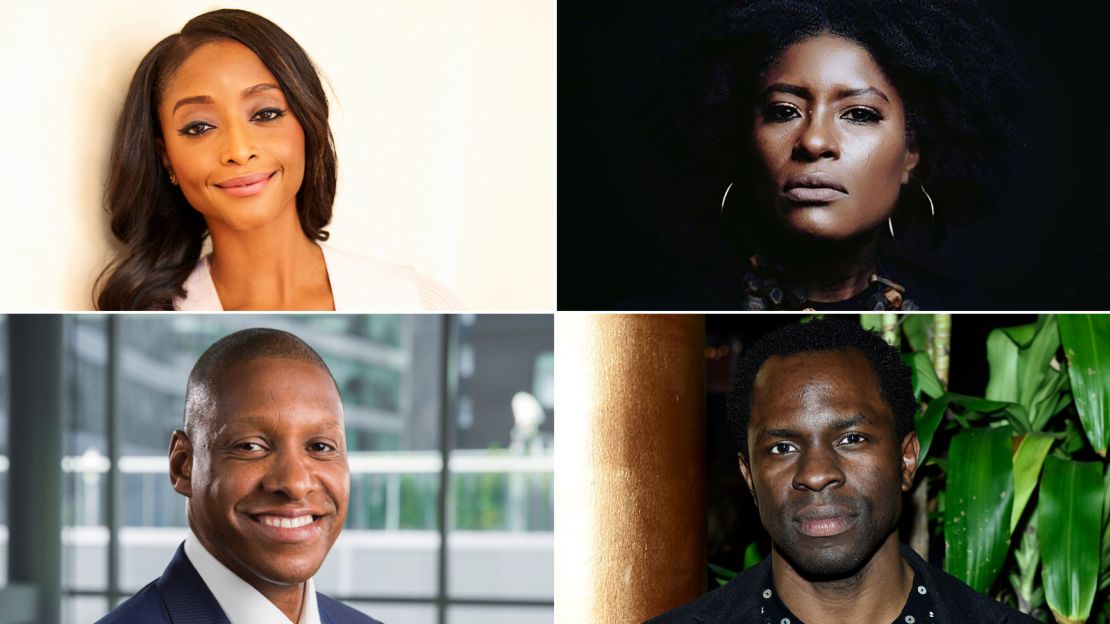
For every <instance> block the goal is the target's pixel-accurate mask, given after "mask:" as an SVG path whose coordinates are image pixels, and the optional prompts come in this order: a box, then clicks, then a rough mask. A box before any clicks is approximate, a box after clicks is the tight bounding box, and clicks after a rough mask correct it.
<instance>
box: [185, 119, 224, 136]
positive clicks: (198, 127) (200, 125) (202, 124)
mask: <svg viewBox="0 0 1110 624" xmlns="http://www.w3.org/2000/svg"><path fill="white" fill-rule="evenodd" d="M215 127H216V126H213V125H212V124H210V123H208V122H206V121H195V122H193V123H191V124H188V125H186V126H185V127H184V128H181V129H180V130H178V131H177V133H178V134H180V135H181V136H189V137H198V136H201V135H202V134H205V133H207V132H208V131H209V130H212V129H214V128H215Z"/></svg>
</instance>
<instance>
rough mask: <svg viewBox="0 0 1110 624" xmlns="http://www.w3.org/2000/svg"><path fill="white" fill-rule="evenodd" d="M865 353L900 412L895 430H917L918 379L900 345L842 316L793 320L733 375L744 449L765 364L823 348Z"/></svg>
mask: <svg viewBox="0 0 1110 624" xmlns="http://www.w3.org/2000/svg"><path fill="white" fill-rule="evenodd" d="M851 350H855V351H858V352H860V353H862V354H863V355H864V357H866V358H867V361H868V362H870V363H871V368H872V369H873V370H874V371H875V375H876V377H877V378H878V380H879V393H880V396H882V398H883V401H885V402H886V404H887V405H888V406H890V409H891V411H892V412H893V413H894V428H895V431H896V432H897V434H898V439H899V440H901V439H902V438H904V437H905V436H906V434H908V433H910V432H911V431H913V430H914V414H915V413H916V411H917V401H915V400H914V397H913V378H912V373H911V372H910V369H909V367H908V366H906V365H905V363H903V362H902V356H901V354H900V353H899V352H898V349H896V348H894V347H892V346H890V345H889V344H887V342H886V341H885V340H883V338H882V337H881V336H879V335H878V334H877V333H875V332H871V331H868V330H866V329H864V328H863V327H861V326H860V325H859V323H853V322H849V321H846V320H844V319H839V318H827V319H817V320H813V321H810V322H808V323H793V324H790V325H787V326H786V327H782V328H780V329H777V330H775V331H773V332H771V333H770V334H767V335H766V336H764V337H763V338H761V339H759V340H758V341H756V342H755V343H753V344H752V346H751V347H750V348H749V349H748V350H747V351H745V352H744V354H743V355H741V357H740V359H739V360H738V361H737V363H736V370H735V371H734V374H733V386H732V391H731V392H730V393H729V397H728V421H729V426H730V427H731V428H732V437H733V439H734V440H735V441H736V445H737V446H738V447H740V453H741V454H742V455H743V456H744V457H745V458H747V457H748V422H749V421H750V420H751V415H752V390H753V386H755V378H756V375H758V374H759V369H760V368H762V367H763V364H764V362H766V361H767V359H768V358H770V357H773V356H781V357H786V356H790V355H796V354H799V353H814V352H820V351H851Z"/></svg>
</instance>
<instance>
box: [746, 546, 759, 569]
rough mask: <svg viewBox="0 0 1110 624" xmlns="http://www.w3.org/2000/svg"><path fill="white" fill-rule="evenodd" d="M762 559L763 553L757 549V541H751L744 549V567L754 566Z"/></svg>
mask: <svg viewBox="0 0 1110 624" xmlns="http://www.w3.org/2000/svg"><path fill="white" fill-rule="evenodd" d="M760 561H763V553H761V552H760V551H759V542H755V541H753V542H752V543H751V544H748V547H747V548H745V549H744V569H745V570H747V569H748V568H754V567H755V566H757V565H759V562H760Z"/></svg>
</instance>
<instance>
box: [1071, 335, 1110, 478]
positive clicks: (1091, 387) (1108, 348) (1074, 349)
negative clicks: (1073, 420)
mask: <svg viewBox="0 0 1110 624" xmlns="http://www.w3.org/2000/svg"><path fill="white" fill-rule="evenodd" d="M1059 324H1060V338H1061V340H1062V341H1063V344H1064V353H1065V354H1067V356H1068V374H1069V376H1070V377H1071V389H1072V396H1073V397H1074V399H1075V407H1076V409H1077V410H1078V411H1079V420H1080V422H1082V423H1083V431H1084V432H1085V433H1086V436H1087V440H1088V441H1089V442H1090V443H1091V446H1092V447H1094V449H1095V452H1096V453H1098V454H1099V455H1102V456H1103V457H1106V447H1107V445H1108V443H1110V316H1106V315H1094V314H1062V315H1060V317H1059Z"/></svg>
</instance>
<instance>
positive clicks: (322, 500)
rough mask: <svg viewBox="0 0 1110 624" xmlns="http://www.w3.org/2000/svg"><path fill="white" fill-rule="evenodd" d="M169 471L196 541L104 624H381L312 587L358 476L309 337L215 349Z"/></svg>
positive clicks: (236, 342) (264, 338)
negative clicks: (352, 471)
mask: <svg viewBox="0 0 1110 624" xmlns="http://www.w3.org/2000/svg"><path fill="white" fill-rule="evenodd" d="M169 460H170V484H171V485H172V486H173V489H174V490H176V491H177V492H178V493H179V494H181V495H182V496H184V497H186V498H187V499H189V502H188V511H187V515H188V520H189V534H188V536H187V537H186V538H185V542H184V543H183V544H182V545H181V546H180V547H179V548H178V549H177V553H176V554H175V555H174V557H173V560H172V561H171V562H170V564H169V566H168V567H167V568H166V570H165V572H163V574H162V576H161V578H159V579H157V580H155V581H153V582H151V583H150V584H149V585H147V586H146V587H144V588H143V589H142V590H140V591H139V593H137V594H135V595H134V596H133V597H131V598H130V599H129V600H127V601H126V602H124V603H123V604H121V605H120V606H119V607H117V608H116V609H115V610H113V611H112V612H111V613H109V614H108V615H106V616H105V617H104V618H102V619H101V620H100V622H101V623H106V624H107V623H117V622H121V623H122V622H143V623H144V624H145V623H155V622H164V623H166V624H170V623H171V622H173V623H179V622H228V623H229V624H247V623H249V624H289V623H290V622H295V623H297V624H348V623H367V622H370V623H374V622H377V620H374V619H372V618H370V617H368V616H366V615H363V614H362V613H360V612H358V611H355V610H354V609H352V608H350V607H348V606H346V605H343V604H341V603H339V602H337V601H335V600H332V599H331V598H328V597H327V596H325V595H323V594H319V593H317V592H316V591H315V586H314V585H313V582H312V577H313V575H315V574H316V571H317V570H319V569H320V566H321V565H322V564H323V563H324V558H325V557H326V556H327V554H328V551H329V550H330V549H331V547H332V544H334V543H335V540H336V538H337V537H339V531H340V530H341V529H342V527H343V521H344V519H345V518H346V517H347V500H348V494H349V492H350V473H349V469H348V466H347V446H346V438H345V436H344V431H343V405H342V403H341V401H340V397H339V390H338V387H337V386H336V384H335V380H334V378H333V377H332V375H331V371H329V370H328V367H327V365H326V364H324V361H323V360H322V359H321V358H320V356H319V355H318V354H317V353H316V352H315V351H313V350H312V348H311V347H309V346H308V345H307V344H305V343H304V342H303V341H301V339H299V338H297V337H296V336H294V335H293V334H290V333H288V332H283V331H279V330H275V329H247V330H243V331H239V332H236V333H234V334H231V335H229V336H226V337H224V338H222V339H220V340H219V341H217V342H216V343H215V344H213V345H212V346H211V347H209V348H208V350H207V351H205V352H204V354H203V355H202V356H201V357H200V359H199V360H197V363H196V365H195V366H194V367H193V370H192V372H191V373H190V375H189V381H188V385H187V387H186V391H185V422H184V428H183V429H179V430H177V431H174V432H173V435H172V437H171V438H170V450H169Z"/></svg>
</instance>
